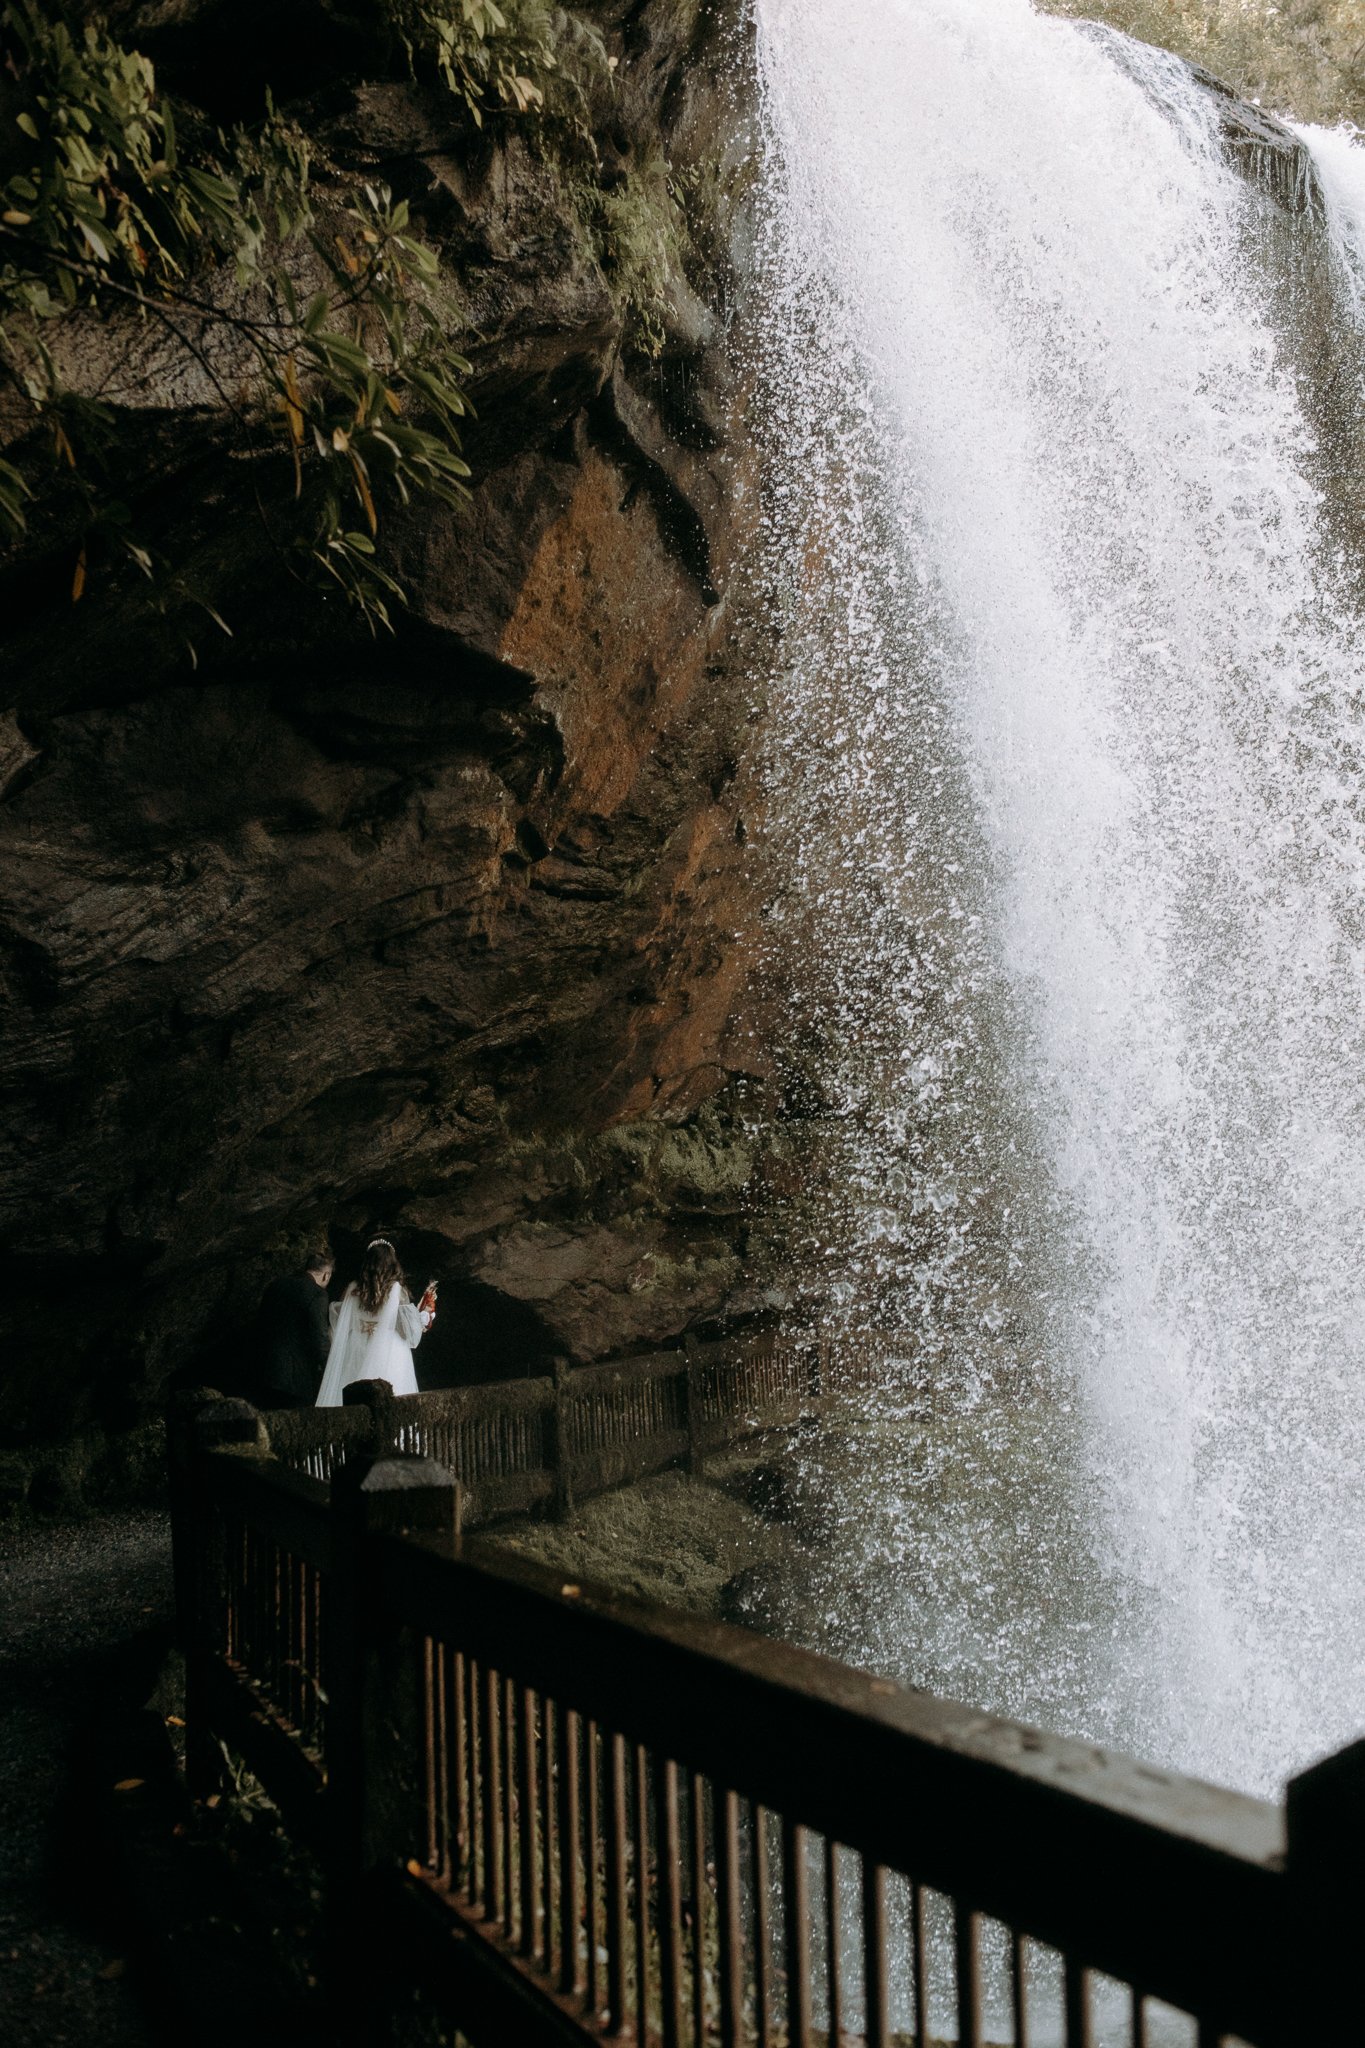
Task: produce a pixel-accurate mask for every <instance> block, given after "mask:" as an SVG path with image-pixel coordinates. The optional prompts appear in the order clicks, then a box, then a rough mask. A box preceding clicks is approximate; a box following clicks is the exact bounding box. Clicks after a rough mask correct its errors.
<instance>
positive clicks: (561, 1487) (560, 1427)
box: [550, 1358, 574, 1522]
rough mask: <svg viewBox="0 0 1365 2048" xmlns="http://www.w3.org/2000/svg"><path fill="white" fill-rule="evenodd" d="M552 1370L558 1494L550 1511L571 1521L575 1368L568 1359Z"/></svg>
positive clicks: (552, 1457)
mask: <svg viewBox="0 0 1365 2048" xmlns="http://www.w3.org/2000/svg"><path fill="white" fill-rule="evenodd" d="M550 1370H551V1372H552V1374H553V1375H554V1406H553V1407H552V1408H551V1410H550V1471H551V1473H552V1475H553V1478H554V1493H553V1495H552V1496H551V1501H550V1512H551V1514H552V1515H553V1516H554V1519H555V1520H556V1521H557V1522H567V1520H568V1519H569V1516H570V1515H571V1514H572V1513H573V1506H574V1500H573V1437H572V1434H571V1433H570V1429H569V1408H570V1405H571V1403H572V1401H573V1391H572V1388H571V1385H570V1380H571V1377H572V1372H573V1368H572V1367H571V1366H570V1364H569V1361H568V1359H567V1358H555V1359H552V1360H551V1362H550Z"/></svg>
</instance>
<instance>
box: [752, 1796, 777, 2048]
mask: <svg viewBox="0 0 1365 2048" xmlns="http://www.w3.org/2000/svg"><path fill="white" fill-rule="evenodd" d="M749 1812H750V1816H751V1818H752V1821H753V1830H754V2032H755V2033H756V2034H757V2036H758V2040H759V2043H760V2048H767V2044H768V2043H769V2041H770V2040H771V2039H772V2035H773V2007H772V1946H771V1939H772V1938H771V1930H770V1927H769V1921H770V1918H771V1913H772V1891H771V1875H770V1872H769V1867H768V1815H767V1812H766V1810H765V1808H763V1807H761V1806H760V1805H759V1804H758V1803H757V1801H753V1802H751V1804H750V1807H749Z"/></svg>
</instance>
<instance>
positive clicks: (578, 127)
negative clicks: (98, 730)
mask: <svg viewBox="0 0 1365 2048" xmlns="http://www.w3.org/2000/svg"><path fill="white" fill-rule="evenodd" d="M380 20H381V22H383V23H384V24H386V25H387V29H388V31H389V32H390V33H391V34H393V35H394V36H396V37H397V39H398V42H399V44H400V45H401V47H402V51H403V53H404V56H405V58H406V61H407V63H408V65H409V67H410V68H411V69H412V70H413V71H414V73H416V74H419V75H420V74H421V73H423V72H427V73H430V74H433V75H435V76H437V77H439V78H441V79H442V80H443V81H444V83H445V84H446V86H447V87H448V89H449V90H450V92H451V93H452V94H453V95H454V96H455V97H456V99H457V100H458V101H459V102H460V104H461V106H462V107H463V109H464V110H465V112H466V114H467V115H468V117H469V119H470V120H471V121H472V122H473V123H474V124H475V125H476V126H477V127H480V128H482V127H484V126H485V125H486V124H487V123H488V122H489V121H490V120H492V119H495V118H496V119H500V120H508V121H511V120H521V119H525V120H526V121H527V122H528V134H529V135H531V136H532V137H533V138H534V139H535V141H536V143H537V146H538V147H539V148H541V149H542V151H544V153H545V154H546V156H547V158H549V159H551V160H553V161H554V162H555V163H556V165H557V166H558V168H559V169H560V171H561V173H563V174H564V176H565V181H566V185H567V188H568V190H569V192H570V194H571V195H572V197H573V200H574V203H575V204H576V206H577V210H578V212H579V215H580V217H581V219H582V221H583V223H584V226H585V228H586V229H587V232H588V235H589V237H590V240H591V242H592V244H593V247H594V250H595V253H596V254H597V256H598V257H599V259H600V260H601V262H602V265H603V268H604V270H605V272H606V275H607V277H608V280H609V282H610V283H611V285H612V288H613V290H614V292H615V294H616V297H617V300H618V303H619V304H620V305H621V308H622V312H623V315H624V317H625V322H626V336H627V341H628V342H629V344H630V345H632V346H634V347H637V348H641V349H643V350H645V351H647V352H651V353H657V352H658V351H659V350H660V349H661V348H662V345H663V340H664V325H665V318H666V312H667V303H668V293H669V288H670V283H671V280H672V279H673V278H674V277H675V276H676V275H677V273H678V271H679V270H680V268H681V266H682V263H683V260H684V257H685V254H686V251H687V246H688V244H687V234H686V226H685V217H684V212H683V208H682V205H681V197H680V193H679V190H678V187H677V185H676V182H675V181H674V179H673V178H672V176H671V173H670V171H669V168H668V165H667V163H666V162H665V161H664V159H663V157H662V156H660V155H657V154H656V155H654V156H651V157H649V158H648V159H647V160H646V161H644V162H643V163H640V164H636V165H633V166H632V165H625V164H623V165H620V166H618V167H616V168H615V169H614V170H613V173H612V177H611V179H610V180H609V181H608V180H607V179H605V178H604V177H603V174H602V164H601V161H600V158H599V155H598V148H597V143H596V139H595V122H594V107H595V106H596V107H598V109H599V111H600V106H601V104H602V102H603V101H604V100H605V98H606V96H607V95H608V94H609V92H610V91H611V89H612V68H613V63H614V60H612V59H610V58H609V57H608V56H607V53H606V49H605V47H604V45H603V43H602V40H601V37H600V36H599V35H598V33H597V31H596V30H595V29H593V28H592V27H591V26H589V25H588V24H587V23H585V22H584V21H583V20H581V19H580V18H579V17H578V16H577V15H576V14H573V13H570V12H568V11H567V10H565V9H562V8H559V7H554V6H551V5H549V4H547V0H500V4H499V0H381V9H380ZM0 63H3V64H4V66H5V68H6V70H7V72H8V73H9V76H10V77H11V78H12V79H13V81H14V82H15V85H16V87H17V89H18V102H19V104H18V111H17V116H16V118H15V128H14V130H12V131H11V135H10V138H9V144H10V146H9V147H7V150H6V160H7V162H8V164H9V165H10V166H11V167H12V166H14V165H15V164H16V163H17V165H18V168H11V169H10V171H9V174H8V176H7V177H6V180H5V182H4V184H3V186H0V383H7V384H8V386H9V389H10V394H11V398H12V399H17V400H18V402H19V404H20V406H21V408H27V413H28V425H27V428H26V429H24V428H21V430H20V432H19V434H18V435H17V436H16V435H14V434H13V433H12V432H11V435H10V445H9V447H8V450H7V455H6V457H4V458H0V540H5V539H8V540H10V541H14V540H17V539H18V538H19V537H20V536H21V535H22V534H23V533H24V531H25V530H26V527H27V525H28V523H29V521H30V520H31V518H32V517H33V516H35V513H36V510H37V508H38V507H39V505H40V504H41V505H42V507H43V510H44V513H45V516H46V517H47V518H48V521H49V526H50V527H52V526H53V524H54V522H55V528H56V529H57V530H60V531H61V532H67V531H70V532H71V533H72V534H73V536H74V537H73V539H72V541H71V546H72V550H73V570H72V580H71V594H72V597H73V599H79V598H80V597H82V596H83V594H84V593H85V591H86V589H87V587H88V586H89V585H90V583H91V581H92V579H97V578H98V577H99V576H100V574H101V573H102V571H103V570H104V569H105V567H106V566H107V564H108V563H110V562H111V561H115V562H116V561H119V560H122V561H123V562H125V563H131V564H133V565H135V566H136V568H137V569H138V570H140V571H141V572H142V574H144V575H145V576H146V577H147V578H148V579H149V582H150V585H151V589H152V593H153V598H154V601H155V602H157V603H158V604H160V605H161V607H162V608H163V609H169V608H170V604H171V602H172V601H175V602H176V603H179V602H181V601H183V600H184V599H186V598H188V599H191V600H192V601H193V602H195V603H199V604H201V605H202V607H203V609H204V610H205V611H206V612H208V613H209V615H210V616H211V617H212V618H214V620H215V621H216V622H217V623H218V624H219V625H220V626H222V628H223V630H224V631H226V630H228V629H227V626H226V623H225V622H224V621H223V620H222V619H221V618H220V617H219V615H218V613H217V612H216V611H214V610H213V608H212V606H211V605H209V604H208V603H207V602H206V601H205V600H203V599H202V598H198V597H196V596H195V594H194V592H193V591H192V590H189V589H187V588H186V586H185V585H184V583H183V582H182V581H181V580H180V578H179V576H178V573H177V570H176V568H175V565H174V564H173V563H170V562H167V561H165V560H163V559H161V558H160V557H159V556H158V555H157V554H156V553H155V552H154V550H153V549H152V547H151V546H150V545H149V543H148V541H147V539H146V538H145V537H144V536H141V535H140V533H139V530H138V519H137V503H136V499H137V497H138V496H139V495H140V493H141V490H142V487H143V486H144V485H145V484H149V483H153V482H155V478H154V477H148V476H146V475H143V476H141V477H140V478H139V479H138V486H137V490H136V491H134V490H133V489H130V485H129V478H130V476H132V475H133V474H134V473H135V472H136V471H137V470H138V468H139V466H140V464H142V463H143V462H145V454H140V453H139V452H138V451H137V450H136V449H135V447H134V444H133V442H132V439H131V436H130V433H129V419H130V415H129V414H128V413H127V412H126V411H121V410H119V409H117V408H116V407H114V406H112V405H111V404H110V403H109V402H108V401H107V396H106V397H101V396H97V395H91V394H89V393H83V392H82V391H81V390H80V389H77V388H73V386H76V385H79V382H80V379H79V376H78V375H77V376H72V374H71V373H70V370H69V367H68V366H69V364H70V363H71V361H72V360H73V355H72V349H71V346H70V343H69V339H68V337H69V335H70V334H71V333H72V332H73V330H71V329H70V326H69V323H70V322H71V321H72V320H79V319H81V318H84V317H87V316H90V315H94V316H97V317H99V318H102V319H106V320H107V319H109V318H111V317H115V316H118V315H122V317H123V318H125V319H133V320H136V321H137V322H139V323H142V324H144V325H152V326H156V327H158V328H159V329H160V330H161V332H162V335H163V337H164V338H165V339H167V340H168V341H169V342H170V343H171V344H172V346H173V348H174V350H175V352H176V354H177V356H178V357H179V359H180V360H181V361H182V362H183V364H184V367H185V370H186V372H187V373H189V374H191V375H193V376H195V377H197V379H198V381H199V383H200V385H201V388H203V389H204V391H205V399H206V407H205V410H206V417H213V418H214V419H215V420H216V421H217V422H218V423H219V425H218V428H216V429H215V430H216V431H219V430H221V431H225V432H227V433H228V434H229V435H230V437H231V445H232V448H233V452H234V453H235V454H237V455H238V456H245V457H249V458H251V459H252V461H253V463H254V464H255V465H256V466H255V469H254V472H253V475H254V481H255V485H256V490H257V496H258V501H259V502H260V503H261V507H262V514H263V516H264V517H265V518H266V519H267V522H268V524H269V526H270V530H271V533H272V537H275V536H277V535H278V536H279V538H277V539H276V540H275V544H276V545H277V547H278V548H279V550H280V552H281V554H282V555H284V556H286V557H287V558H288V560H289V561H290V562H291V563H292V564H293V565H294V566H295V567H296V568H297V569H298V571H299V572H300V573H302V574H304V575H305V576H308V577H310V578H317V579H319V580H320V581H321V582H322V583H323V584H324V585H325V586H326V587H329V588H337V589H339V590H340V591H341V592H343V593H344V594H345V597H346V598H347V599H348V600H349V601H350V602H351V603H353V604H354V605H355V606H356V607H357V608H358V609H359V611H360V612H361V613H362V614H363V616H364V617H365V618H366V619H367V621H368V622H369V624H370V625H371V627H372V628H373V627H374V626H376V625H389V624H391V623H392V606H393V605H394V603H395V602H401V600H402V597H403V592H402V590H401V589H400V587H399V585H398V583H397V582H396V580H395V579H394V577H393V576H392V574H391V573H390V572H389V571H388V570H387V569H386V568H385V567H384V566H383V565H382V563H381V560H380V557H379V554H378V549H377V542H378V537H379V532H380V525H381V521H382V518H383V515H384V510H385V507H386V506H392V505H394V504H407V503H409V502H410V501H411V500H412V499H413V498H414V497H418V496H422V495H427V496H432V497H435V498H438V499H444V500H447V501H449V500H453V499H456V498H458V497H459V496H460V495H461V494H462V493H463V491H464V489H465V483H464V479H465V478H466V477H467V475H468V470H467V468H466V465H465V463H464V462H463V460H462V459H461V455H460V422H461V420H462V418H463V416H464V414H465V413H466V410H467V402H466V400H465V398H464V396H463V392H462V382H463V379H464V378H465V377H466V376H467V375H468V374H469V365H468V364H467V363H466V362H465V361H464V359H463V357H462V356H461V355H460V354H459V353H458V351H457V350H456V348H455V346H454V344H453V342H452V340H451V338H450V337H451V335H452V334H453V333H454V332H456V331H457V330H458V325H459V322H458V320H457V318H456V315H455V309H454V306H453V304H452V301H451V298H450V295H449V293H448V291H447V290H446V288H445V286H444V285H443V281H442V278H441V274H440V269H439V265H438V262H437V258H436V255H435V253H434V252H433V251H432V250H431V249H430V248H429V247H428V246H427V245H426V244H425V243H424V242H423V241H422V240H421V239H420V237H418V236H417V235H416V234H414V232H413V230H412V227H411V224H410V222H409V219H408V213H407V207H406V205H405V204H401V203H400V204H397V205H396V204H394V202H393V199H392V196H391V194H390V193H389V191H388V190H387V189H386V188H385V187H383V186H381V185H379V184H377V183H376V184H373V185H365V186H363V187H361V188H360V189H359V190H355V191H349V192H348V191H345V190H344V189H342V188H341V187H340V184H339V181H338V179H337V178H336V176H335V174H334V173H333V172H332V170H331V167H329V166H327V165H325V164H322V165H319V164H316V163H314V162H313V160H312V154H311V151H310V147H309V144H308V141H307V139H306V137H305V136H304V135H303V134H302V133H301V132H300V131H299V130H298V129H297V128H296V127H294V126H293V125H291V124H290V123H289V122H288V121H286V120H284V119H282V118H281V117H280V116H279V115H278V114H277V113H276V112H275V110H274V108H273V106H272V105H271V104H270V101H269V98H268V97H267V103H266V110H265V116H264V119H263V120H262V122H261V123H260V124H259V125H257V126H255V127H253V128H251V129H245V128H237V129H235V130H233V131H232V132H231V133H230V134H225V133H223V132H221V131H219V130H216V129H213V128H211V127H209V126H208V125H207V124H206V123H205V122H204V121H203V120H202V119H200V118H198V117H196V116H195V115H194V114H193V112H192V111H191V110H186V109H183V108H182V109H179V110H177V109H176V108H175V107H173V105H172V103H171V101H170V100H169V99H168V98H167V97H166V96H165V95H164V94H163V93H161V92H160V90H159V88H158V84H157V79H156V75H155V71H154V68H153V66H152V64H151V63H150V61H149V60H148V59H147V58H146V57H145V56H143V55H141V54H140V53H138V52H137V51H135V50H130V49H126V48H124V47H123V46H122V45H121V44H120V43H119V42H118V41H117V40H116V39H115V38H114V37H113V36H112V35H111V34H110V33H109V31H108V30H107V28H106V27H105V26H104V25H103V24H101V23H99V22H94V23H90V24H88V25H86V26H84V27H81V28H76V27H73V26H71V25H70V24H69V23H68V22H67V21H65V20H63V19H62V18H61V17H60V14H59V13H58V12H57V11H56V10H54V9H53V7H52V6H51V5H49V4H48V0H0ZM14 97H15V95H13V94H11V95H10V98H11V101H13V99H14ZM16 142H17V148H16V147H14V146H13V145H14V144H15V143H16ZM77 356H78V352H77ZM8 410H9V412H10V416H11V418H13V406H12V405H11V406H10V407H9V408H8ZM223 423H226V425H225V426H224V425H223ZM272 459H273V462H274V468H273V471H272ZM272 475H273V478H274V481H273V482H272ZM291 486H292V488H291ZM130 499H133V500H134V502H130ZM54 508H55V509H54ZM282 513H287V518H286V519H284V521H283V523H282V524H281V514H282Z"/></svg>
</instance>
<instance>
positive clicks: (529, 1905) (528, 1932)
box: [518, 1685, 540, 1958]
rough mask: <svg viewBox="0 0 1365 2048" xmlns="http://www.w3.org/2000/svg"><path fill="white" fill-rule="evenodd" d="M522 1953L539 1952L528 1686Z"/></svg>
mask: <svg viewBox="0 0 1365 2048" xmlns="http://www.w3.org/2000/svg"><path fill="white" fill-rule="evenodd" d="M518 1733H519V1735H520V1737H521V1784H520V1792H521V1870H520V1877H521V1943H520V1946H521V1953H522V1954H523V1955H524V1956H526V1957H528V1958H533V1957H535V1956H536V1955H537V1953H538V1952H539V1941H538V1928H537V1922H536V1909H537V1906H538V1903H539V1897H540V1885H539V1872H538V1868H537V1864H538V1858H537V1853H536V1850H537V1838H536V1817H537V1812H538V1809H539V1803H540V1802H539V1798H538V1794H537V1790H536V1696H535V1694H534V1693H533V1692H532V1690H531V1688H530V1686H529V1685H524V1686H523V1687H522V1688H521V1714H520V1717H519V1722H518Z"/></svg>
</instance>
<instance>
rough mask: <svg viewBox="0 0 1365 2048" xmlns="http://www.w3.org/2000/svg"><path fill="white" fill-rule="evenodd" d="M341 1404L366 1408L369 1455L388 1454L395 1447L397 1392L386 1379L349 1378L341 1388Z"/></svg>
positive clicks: (380, 1456) (379, 1456)
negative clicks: (368, 1421)
mask: <svg viewBox="0 0 1365 2048" xmlns="http://www.w3.org/2000/svg"><path fill="white" fill-rule="evenodd" d="M341 1405H342V1407H343V1408H368V1409H369V1411H370V1456H371V1457H372V1458H390V1457H392V1456H393V1455H394V1453H395V1452H396V1451H397V1449H398V1396H397V1395H396V1394H395V1393H394V1391H393V1388H392V1387H391V1386H390V1385H389V1383H388V1381H387V1380H352V1381H351V1383H350V1385H349V1386H346V1387H343V1388H342V1390H341Z"/></svg>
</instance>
